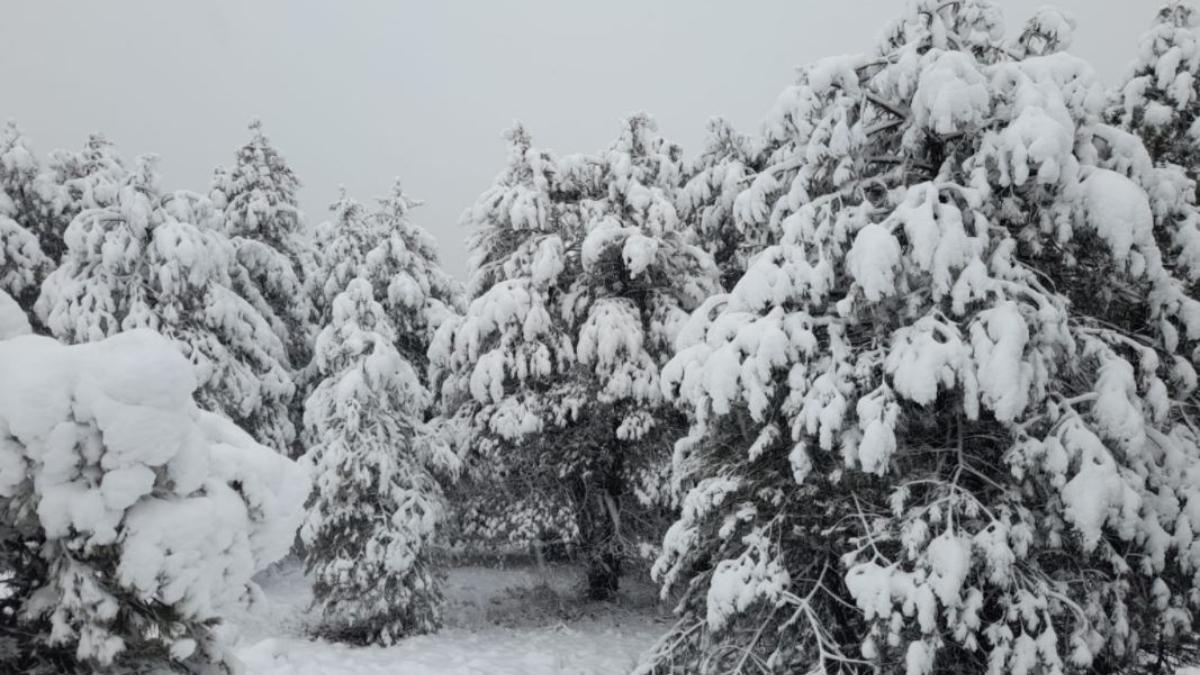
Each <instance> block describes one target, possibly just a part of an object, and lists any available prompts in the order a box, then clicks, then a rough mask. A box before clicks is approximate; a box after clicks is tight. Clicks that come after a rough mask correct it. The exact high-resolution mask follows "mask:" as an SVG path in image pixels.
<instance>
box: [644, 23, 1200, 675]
mask: <svg viewBox="0 0 1200 675" xmlns="http://www.w3.org/2000/svg"><path fill="white" fill-rule="evenodd" d="M1070 25H1071V24H1070V22H1069V21H1067V20H1066V19H1065V18H1064V17H1062V16H1061V15H1051V14H1045V13H1043V14H1039V15H1038V17H1036V18H1035V20H1034V21H1033V22H1031V24H1030V26H1029V28H1028V30H1027V31H1026V32H1025V33H1024V34H1023V35H1022V37H1021V38H1020V40H1021V41H1019V42H1018V43H1007V42H1005V41H1004V39H1003V35H1002V26H1003V24H1002V19H1001V16H1000V12H999V9H998V7H997V6H995V5H994V4H992V3H989V2H985V1H983V0H967V1H964V2H940V1H938V0H918V1H917V2H915V3H913V4H912V5H911V6H910V8H909V9H908V10H907V11H906V12H905V14H904V15H903V17H902V18H901V20H900V21H898V22H896V23H895V24H893V25H892V26H891V27H890V28H889V30H888V31H886V32H885V34H884V39H883V42H882V44H881V46H880V48H879V50H878V51H877V52H876V53H873V54H864V55H860V56H848V57H837V58H831V59H826V60H823V61H820V62H818V63H816V64H814V65H812V66H810V67H808V68H806V69H804V70H803V71H802V73H801V75H800V78H799V81H798V83H797V85H796V86H794V87H792V88H790V89H789V90H788V91H787V92H786V93H785V95H784V97H783V98H781V103H780V106H779V107H778V108H777V110H776V113H775V115H776V116H775V117H774V118H773V119H772V121H770V122H769V123H768V125H767V129H768V132H769V133H770V134H772V138H771V139H770V142H769V143H768V146H769V147H771V148H774V149H772V150H771V151H770V158H769V160H768V162H767V166H766V167H765V168H764V169H763V170H762V171H761V172H760V173H759V174H758V175H757V176H756V177H755V178H754V179H753V180H752V181H750V185H749V187H748V188H747V190H746V192H745V193H744V194H742V195H739V196H738V198H737V199H738V201H739V202H740V203H741V204H742V205H743V206H744V207H745V208H747V209H749V210H750V211H751V212H752V213H756V214H763V218H764V222H769V223H770V224H771V225H772V226H774V227H777V228H778V230H777V231H776V232H775V233H773V237H774V238H775V239H776V241H777V243H776V244H774V245H772V246H769V247H767V248H766V249H764V250H763V251H762V252H761V253H759V254H758V255H757V256H755V257H754V259H753V261H752V262H751V264H750V266H749V269H748V270H747V271H746V273H745V275H744V276H743V277H742V278H741V279H740V281H738V283H737V284H736V285H735V286H734V287H733V288H732V289H731V290H730V291H729V292H728V293H727V294H723V295H717V296H715V297H713V298H711V299H710V300H709V301H707V302H706V303H705V304H704V305H703V306H702V307H701V308H700V309H699V310H697V311H696V312H694V313H693V314H692V316H691V319H690V321H689V323H688V324H687V325H686V326H685V327H684V328H683V329H682V330H681V331H680V332H679V336H678V340H677V342H676V346H677V348H678V352H677V355H676V356H675V357H674V358H673V359H672V360H671V362H670V363H669V364H667V366H666V367H665V368H664V369H663V371H662V378H661V379H662V386H663V392H664V393H665V394H666V395H667V396H669V397H670V398H671V399H673V400H674V401H676V402H677V403H678V404H679V405H680V406H681V407H682V408H683V409H684V410H686V411H687V412H688V413H689V414H690V416H691V417H692V419H693V426H692V428H691V431H690V432H689V433H688V434H687V435H686V436H685V437H684V438H683V439H682V440H680V441H679V443H678V444H677V445H676V453H675V462H674V465H675V466H674V468H675V480H676V482H677V483H678V484H679V485H680V486H681V487H684V488H688V486H691V487H690V489H687V491H686V495H685V496H684V497H683V499H682V510H681V514H680V517H679V519H678V521H677V522H676V523H675V524H674V525H673V526H672V528H671V530H670V531H669V533H668V534H667V536H666V538H665V540H664V551H663V554H662V556H661V557H660V559H659V560H658V562H657V563H656V567H655V573H656V575H657V576H658V578H660V579H661V580H662V581H663V582H664V587H665V589H679V590H681V592H682V593H683V599H682V602H681V605H680V611H681V619H680V622H679V623H678V625H677V626H676V627H675V628H674V629H673V630H672V631H671V632H670V633H669V634H668V635H667V636H665V637H664V639H663V640H662V642H661V643H660V645H659V648H658V649H657V650H656V651H655V652H654V653H653V654H652V655H651V657H650V658H649V659H648V661H647V663H646V664H645V665H644V667H643V671H646V672H687V673H697V672H699V673H705V672H709V673H718V672H719V673H725V672H752V671H753V672H757V671H767V672H839V671H841V672H859V671H862V672H868V671H870V670H872V669H880V670H881V671H882V672H905V673H907V674H908V675H922V674H924V673H934V672H938V673H943V672H944V673H961V672H991V673H1007V672H1015V673H1033V672H1067V671H1085V670H1089V669H1090V670H1092V671H1094V672H1129V671H1133V670H1136V669H1137V668H1140V667H1143V666H1144V665H1145V664H1147V663H1157V664H1158V665H1159V667H1162V668H1166V669H1169V668H1172V667H1174V666H1175V665H1176V664H1177V663H1179V661H1180V660H1181V659H1182V658H1183V657H1184V656H1185V655H1186V654H1187V652H1188V649H1189V647H1188V645H1189V644H1190V641H1191V637H1190V635H1191V632H1192V619H1191V617H1192V615H1193V612H1194V611H1195V609H1196V607H1195V601H1196V597H1197V595H1196V593H1195V588H1196V583H1197V579H1198V578H1200V577H1197V573H1198V572H1200V556H1198V552H1200V547H1197V546H1196V545H1195V544H1194V543H1193V536H1194V535H1193V525H1192V524H1193V523H1195V522H1196V518H1197V517H1200V512H1196V509H1197V508H1200V491H1198V488H1197V486H1196V483H1195V481H1194V480H1193V478H1192V476H1194V474H1195V472H1196V471H1197V469H1200V447H1198V439H1197V437H1196V432H1195V427H1194V424H1193V423H1192V421H1191V420H1192V418H1193V416H1194V414H1195V411H1196V403H1197V400H1196V394H1195V388H1196V374H1195V370H1194V366H1193V357H1192V354H1193V350H1194V349H1195V347H1196V342H1195V340H1196V339H1197V338H1198V337H1200V303H1197V301H1196V300H1195V299H1194V298H1193V297H1190V296H1189V295H1188V294H1187V293H1186V292H1185V281H1186V279H1182V278H1180V277H1179V276H1178V275H1177V274H1176V273H1175V272H1173V269H1172V266H1171V265H1169V264H1168V263H1167V256H1165V255H1164V251H1163V249H1161V248H1160V247H1159V244H1158V243H1157V241H1156V232H1159V231H1161V230H1163V229H1168V230H1169V229H1170V228H1173V227H1174V224H1173V222H1172V219H1171V218H1170V217H1169V216H1170V214H1171V213H1172V209H1179V208H1182V207H1180V206H1179V203H1178V200H1177V199H1176V198H1175V197H1174V196H1173V195H1170V194H1167V195H1164V194H1162V193H1161V192H1160V191H1157V190H1154V189H1148V188H1152V187H1153V186H1152V185H1147V184H1145V183H1144V182H1143V181H1144V180H1145V179H1146V178H1147V174H1145V173H1144V170H1145V169H1146V167H1145V166H1144V165H1139V164H1138V162H1137V161H1136V160H1137V159H1138V157H1143V158H1144V157H1145V150H1144V148H1142V147H1141V144H1140V143H1139V142H1137V141H1136V139H1133V137H1131V136H1130V135H1129V134H1125V133H1124V132H1122V131H1120V130H1119V129H1114V128H1112V127H1110V126H1107V125H1106V124H1105V123H1104V120H1103V119H1102V113H1103V102H1104V97H1103V95H1102V92H1101V91H1100V88H1099V86H1098V84H1097V81H1096V78H1095V76H1094V75H1093V73H1092V70H1091V68H1090V67H1089V66H1088V65H1087V64H1086V63H1084V62H1082V61H1080V60H1078V59H1076V58H1074V57H1071V56H1068V55H1066V54H1063V53H1060V52H1056V51H1055V50H1056V49H1058V48H1059V47H1061V46H1062V45H1065V44H1068V43H1069V35H1068V34H1067V32H1068V29H1069V27H1070ZM1138 168H1140V169H1141V170H1143V171H1142V173H1139V172H1138V171H1136V170H1135V169H1138ZM1151 170H1153V169H1152V168H1151ZM767 214H769V220H766V218H767ZM664 592H665V590H664Z"/></svg>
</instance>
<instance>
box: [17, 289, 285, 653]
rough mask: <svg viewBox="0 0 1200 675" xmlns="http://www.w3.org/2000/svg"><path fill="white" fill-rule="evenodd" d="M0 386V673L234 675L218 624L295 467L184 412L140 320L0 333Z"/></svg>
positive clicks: (186, 401)
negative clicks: (115, 329)
mask: <svg viewBox="0 0 1200 675" xmlns="http://www.w3.org/2000/svg"><path fill="white" fill-rule="evenodd" d="M2 311H3V310H0V312H2ZM0 382H2V383H3V385H2V386H0V522H2V523H3V525H2V527H0V534H2V536H3V542H2V546H3V549H2V550H3V551H4V554H3V557H0V566H2V567H3V571H4V572H5V573H6V574H5V575H4V576H3V577H2V578H0V589H2V590H0V596H3V597H4V600H3V602H4V604H5V609H6V611H4V612H0V622H2V624H3V625H4V626H5V628H6V630H5V631H4V632H6V633H8V634H9V635H17V636H19V637H18V639H17V640H16V645H15V647H16V650H15V653H7V654H6V655H5V658H9V659H10V661H9V662H8V663H7V664H5V667H9V668H13V669H14V670H12V671H11V672H33V671H36V670H37V669H38V668H42V669H43V670H44V671H45V672H71V671H73V670H75V669H80V670H82V671H86V672H93V669H103V672H125V671H128V672H147V671H148V670H150V669H153V668H166V669H170V670H178V671H186V672H210V671H211V672H233V662H232V661H231V660H230V657H229V656H228V655H227V654H226V653H225V651H224V649H223V647H222V645H221V644H220V642H219V641H218V639H217V638H216V635H215V633H214V627H215V626H216V625H217V624H218V623H219V621H220V617H221V612H222V609H223V608H227V607H230V606H231V605H232V604H233V603H236V602H240V601H242V600H244V599H245V598H246V597H248V596H247V594H248V593H249V592H251V591H252V586H251V582H250V578H251V576H252V575H253V574H254V572H255V571H257V570H260V569H263V568H264V567H265V566H266V565H268V564H270V563H271V562H273V561H275V560H277V559H279V558H280V557H281V556H283V555H284V554H285V553H286V552H287V550H288V548H289V546H290V545H291V543H292V541H293V537H294V534H295V531H296V528H297V526H298V525H299V520H300V517H301V515H302V509H301V507H302V504H303V500H304V496H305V494H306V492H307V484H308V483H307V479H306V477H305V474H304V472H303V470H302V469H301V468H300V467H298V466H297V465H296V464H294V463H292V462H290V461H288V460H287V459H284V458H283V457H281V456H279V455H278V454H277V453H275V452H273V451H272V450H270V449H268V448H265V447H263V446H261V445H259V444H258V443H256V442H254V440H253V439H251V438H250V436H248V435H247V434H246V433H244V432H243V431H241V430H240V429H238V428H237V427H236V426H234V425H233V424H232V423H230V422H229V421H228V420H226V419H225V418H222V417H220V416H218V415H215V414H212V413H208V412H204V411H202V410H200V409H199V408H197V407H196V405H195V403H194V402H193V401H192V392H193V390H195V388H196V379H195V375H194V369H193V367H192V365H191V364H189V363H188V361H187V360H186V359H185V358H183V356H181V355H180V354H179V351H178V350H177V349H176V348H175V347H174V346H173V345H172V344H171V343H170V342H169V341H168V340H166V339H164V338H163V337H161V336H159V335H157V334H155V333H153V332H151V331H147V330H134V331H129V332H125V333H121V334H120V335H117V336H114V337H111V338H108V339H106V340H103V341H100V342H93V343H88V344H82V345H76V346H64V345H62V344H60V343H58V342H55V341H54V340H52V339H49V338H45V337H36V336H22V337H15V338H12V339H8V340H4V341H0ZM9 630H11V631H12V632H9ZM9 646H10V647H12V646H13V645H9ZM6 672H9V671H6Z"/></svg>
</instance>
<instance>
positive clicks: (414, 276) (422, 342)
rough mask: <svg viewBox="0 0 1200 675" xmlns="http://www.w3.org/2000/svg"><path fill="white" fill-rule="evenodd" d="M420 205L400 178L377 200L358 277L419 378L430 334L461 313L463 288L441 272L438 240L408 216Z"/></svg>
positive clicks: (425, 363)
mask: <svg viewBox="0 0 1200 675" xmlns="http://www.w3.org/2000/svg"><path fill="white" fill-rule="evenodd" d="M420 204H421V202H419V201H416V200H414V199H411V198H409V197H408V195H406V194H405V193H404V190H403V189H401V184H400V180H399V179H397V180H396V181H395V182H394V183H393V184H392V189H391V191H390V192H389V193H388V195H387V196H386V197H383V198H382V199H380V200H379V206H378V207H377V208H376V209H375V211H374V212H372V213H371V215H370V218H371V220H372V222H373V224H374V226H375V232H376V241H375V245H374V246H373V247H372V248H371V250H370V251H368V252H367V256H366V260H365V266H364V268H363V278H365V279H367V280H368V281H370V282H371V285H372V287H373V288H375V293H376V297H377V299H378V300H379V302H380V304H382V305H383V308H384V311H386V312H387V315H388V319H389V320H390V321H391V324H392V328H393V329H394V330H395V331H396V347H397V349H399V350H400V354H401V356H403V357H404V358H405V359H407V360H408V362H409V363H411V364H412V365H413V367H414V368H416V369H417V372H419V373H422V375H424V374H426V372H427V370H428V367H429V358H428V356H427V352H428V351H429V345H430V343H431V341H432V340H433V335H434V333H435V332H436V331H437V329H438V328H439V327H440V326H441V325H442V324H443V323H445V321H446V320H447V319H449V318H450V317H451V316H452V315H454V314H455V313H458V312H461V311H462V310H463V297H462V296H463V290H462V287H461V285H460V284H459V283H458V282H457V281H455V280H454V278H453V277H451V276H450V275H449V274H447V273H446V272H445V270H443V269H442V267H441V260H440V256H439V254H438V245H437V240H436V239H434V237H433V236H432V235H431V234H430V233H429V232H428V230H426V229H425V228H423V227H421V226H420V225H418V224H416V223H415V222H414V221H413V220H412V218H411V217H410V216H409V211H410V210H412V209H413V208H414V207H416V206H419V205H420ZM422 381H424V379H422Z"/></svg>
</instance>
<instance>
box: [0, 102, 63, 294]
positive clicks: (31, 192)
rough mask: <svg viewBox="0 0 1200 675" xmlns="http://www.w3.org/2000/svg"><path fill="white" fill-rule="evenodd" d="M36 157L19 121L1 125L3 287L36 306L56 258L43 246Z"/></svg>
mask: <svg viewBox="0 0 1200 675" xmlns="http://www.w3.org/2000/svg"><path fill="white" fill-rule="evenodd" d="M39 174H40V169H39V167H38V163H37V158H36V157H35V156H34V154H33V152H31V151H30V149H29V147H28V144H27V142H26V140H25V138H24V136H23V135H22V134H21V132H20V130H19V129H18V128H17V125H16V124H14V123H12V122H9V123H8V124H6V125H5V126H4V128H3V129H0V291H3V292H6V293H8V294H9V295H11V296H13V297H15V298H17V299H18V300H19V301H20V304H21V306H22V307H23V308H24V309H25V310H26V311H28V310H30V309H32V308H33V303H34V301H35V300H36V299H37V289H38V287H39V286H40V285H41V283H42V279H43V278H45V276H46V275H47V274H49V273H50V271H51V269H52V266H53V261H52V260H51V259H50V257H49V256H47V255H46V254H45V252H44V251H43V250H42V243H41V241H39V239H38V231H39V230H38V227H39V225H40V224H41V222H42V221H43V219H44V218H45V217H46V215H47V214H46V213H45V209H44V207H43V204H44V201H43V200H42V198H41V195H39V193H38V192H37V183H38V177H39Z"/></svg>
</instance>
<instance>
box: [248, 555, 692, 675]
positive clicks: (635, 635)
mask: <svg viewBox="0 0 1200 675" xmlns="http://www.w3.org/2000/svg"><path fill="white" fill-rule="evenodd" d="M580 578H581V572H580V571H579V570H578V569H577V568H575V567H573V566H570V565H549V566H547V567H546V568H545V569H544V570H543V571H540V572H539V571H538V570H537V568H536V567H533V566H517V567H508V568H504V567H495V566H487V567H485V566H464V567H454V568H451V570H450V572H449V577H448V578H447V580H446V585H445V593H446V605H445V610H444V611H445V627H443V628H442V630H441V631H439V632H438V633H436V634H433V635H423V636H415V637H410V638H408V639H405V640H403V641H402V642H400V643H399V644H397V645H395V646H393V647H389V648H381V647H363V648H358V647H350V646H346V645H340V644H334V643H328V642H324V641H321V640H314V639H312V638H311V637H309V631H308V628H309V625H310V622H311V621H312V620H313V619H314V618H315V617H314V615H313V614H312V613H310V608H309V605H310V604H311V600H312V593H311V590H310V587H309V584H308V582H307V581H306V580H305V578H304V574H303V569H302V565H301V563H300V562H299V561H297V560H294V559H291V558H289V559H286V560H284V561H283V562H281V563H278V564H277V565H275V566H274V567H272V568H271V569H269V570H267V571H266V572H264V573H262V574H260V575H259V577H258V578H257V579H256V581H257V582H258V584H259V585H260V586H261V588H262V590H263V592H264V595H265V597H264V598H263V599H262V600H261V601H259V602H257V603H255V605H254V606H253V607H251V608H249V609H245V610H243V611H242V612H240V613H238V614H235V615H233V616H231V617H229V618H228V622H227V624H228V625H227V626H226V627H225V630H226V631H228V632H229V634H230V636H229V637H230V638H231V639H232V640H233V641H234V643H235V645H236V646H235V652H236V653H237V655H238V657H239V658H240V659H241V660H242V662H243V663H244V665H245V667H246V675H308V674H311V675H350V674H354V675H376V674H379V675H382V674H384V673H388V674H392V673H403V675H477V674H478V675H482V674H484V673H486V674H487V675H509V674H512V675H518V674H519V675H543V674H545V675H549V674H551V673H553V674H554V675H607V674H610V673H611V674H615V673H628V672H630V671H631V670H632V669H633V667H634V665H635V664H636V663H637V660H638V657H639V656H640V655H641V653H642V652H643V651H645V650H646V649H648V648H649V647H650V646H651V644H652V643H653V642H654V640H655V639H656V638H657V637H658V636H660V635H661V634H662V633H663V632H665V631H666V629H667V628H668V626H669V622H670V621H671V617H670V612H669V607H667V606H664V605H662V604H661V603H659V602H658V598H657V595H656V591H655V588H654V587H653V586H652V585H651V584H650V583H649V581H642V580H638V579H625V580H623V581H622V583H623V585H624V589H623V590H622V592H621V594H620V595H619V596H618V598H617V599H616V600H614V601H612V602H596V603H585V602H582V601H581V600H579V595H580V594H579V590H578V588H577V585H578V583H579V580H580Z"/></svg>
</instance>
